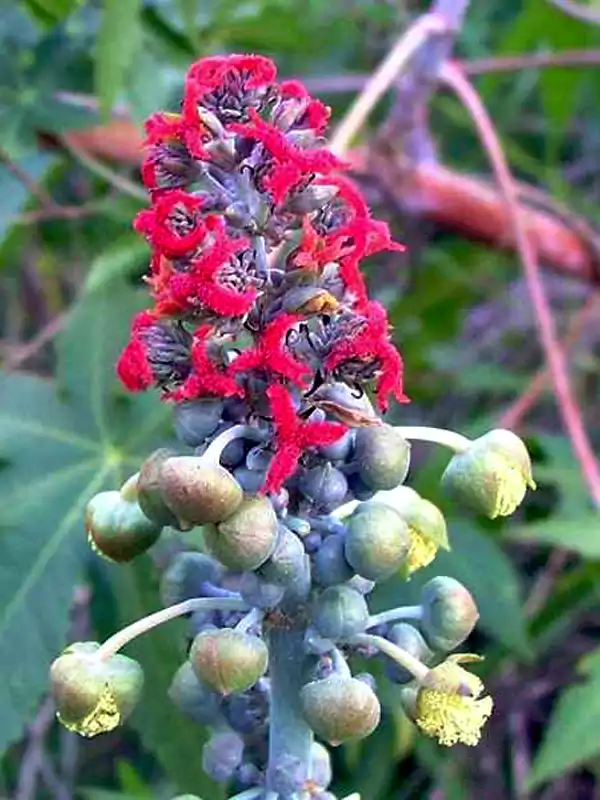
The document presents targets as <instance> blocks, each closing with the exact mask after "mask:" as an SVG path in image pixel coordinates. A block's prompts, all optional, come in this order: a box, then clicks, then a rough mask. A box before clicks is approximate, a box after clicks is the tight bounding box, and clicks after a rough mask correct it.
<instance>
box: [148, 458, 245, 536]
mask: <svg viewBox="0 0 600 800" xmlns="http://www.w3.org/2000/svg"><path fill="white" fill-rule="evenodd" d="M158 486H159V490H160V493H161V495H162V498H163V500H164V502H165V503H166V505H167V506H168V507H169V508H170V509H171V511H172V512H173V513H174V514H175V516H176V517H177V519H179V520H182V521H184V522H187V523H189V524H191V525H205V524H206V523H207V522H221V521H222V520H224V519H227V517H229V516H231V514H233V512H234V511H235V510H236V509H237V508H238V506H239V505H240V504H241V502H242V499H243V492H242V488H241V486H240V485H239V483H238V482H237V481H236V480H235V478H234V477H233V475H231V473H229V472H228V471H227V470H226V469H225V468H224V467H222V466H221V465H220V464H216V463H214V462H212V461H209V460H207V459H205V458H202V457H201V456H174V457H173V458H168V459H167V460H166V461H165V462H164V463H163V464H162V465H161V467H160V472H159V476H158Z"/></svg>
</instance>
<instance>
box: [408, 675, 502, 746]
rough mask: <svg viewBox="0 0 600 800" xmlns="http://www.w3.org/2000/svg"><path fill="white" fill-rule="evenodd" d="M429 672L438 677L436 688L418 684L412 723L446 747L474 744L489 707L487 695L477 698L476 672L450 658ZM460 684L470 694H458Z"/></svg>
mask: <svg viewBox="0 0 600 800" xmlns="http://www.w3.org/2000/svg"><path fill="white" fill-rule="evenodd" d="M432 672H433V673H434V675H435V678H436V679H439V688H428V687H422V688H421V689H420V690H419V693H418V696H417V702H416V719H415V722H416V724H417V725H418V727H419V728H420V730H421V731H422V732H423V733H424V734H425V735H426V736H430V737H432V738H434V739H437V740H438V742H439V743H440V744H442V745H445V746H446V747H451V746H452V745H454V744H467V745H470V746H474V745H476V744H477V743H478V742H479V739H480V738H481V729H482V728H483V726H484V724H485V722H486V721H487V719H488V718H489V717H490V715H491V713H492V708H493V701H492V698H491V697H489V696H487V697H482V698H480V697H479V695H480V694H481V693H482V691H483V683H482V682H481V681H480V680H479V678H478V677H477V676H476V675H473V674H471V673H470V672H467V670H465V669H463V668H462V667H460V666H458V664H456V663H452V662H450V661H446V662H444V663H443V664H441V665H440V666H439V667H435V669H434V670H432ZM461 685H462V686H464V687H466V688H468V689H469V690H470V691H471V693H472V696H470V697H469V696H464V695H463V694H459V691H458V687H460V686H461Z"/></svg>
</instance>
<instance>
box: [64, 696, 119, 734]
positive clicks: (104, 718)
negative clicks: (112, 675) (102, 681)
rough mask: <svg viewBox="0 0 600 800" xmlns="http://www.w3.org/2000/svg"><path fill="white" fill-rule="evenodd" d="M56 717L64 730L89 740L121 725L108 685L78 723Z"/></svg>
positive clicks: (117, 709) (113, 697) (115, 702)
mask: <svg viewBox="0 0 600 800" xmlns="http://www.w3.org/2000/svg"><path fill="white" fill-rule="evenodd" d="M57 716H58V719H59V720H60V722H61V723H62V724H63V725H64V726H65V728H67V729H68V730H70V731H75V733H78V734H79V735H80V736H87V737H90V738H91V737H92V736H97V735H98V734H99V733H108V732H109V731H112V730H114V729H115V728H117V727H118V726H119V725H120V723H121V712H120V711H119V708H118V706H117V701H116V699H115V696H114V694H113V693H112V692H111V690H110V688H109V687H108V685H107V686H105V688H104V691H103V692H102V694H101V695H100V697H99V698H98V703H97V704H96V707H95V708H94V709H93V710H92V711H90V713H89V714H88V715H87V717H84V718H83V719H82V720H80V721H79V722H66V721H65V720H63V719H62V718H61V716H60V714H57Z"/></svg>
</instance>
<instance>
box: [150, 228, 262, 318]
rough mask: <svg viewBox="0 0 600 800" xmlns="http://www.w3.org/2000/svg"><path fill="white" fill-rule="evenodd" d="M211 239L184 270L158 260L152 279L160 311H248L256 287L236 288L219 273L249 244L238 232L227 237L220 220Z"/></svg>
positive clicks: (234, 313) (227, 314) (230, 313)
mask: <svg viewBox="0 0 600 800" xmlns="http://www.w3.org/2000/svg"><path fill="white" fill-rule="evenodd" d="M219 222H221V221H220V220H219ZM212 239H213V244H212V245H211V246H210V247H208V248H207V249H206V250H204V251H202V253H201V254H200V255H199V256H198V257H197V258H194V259H193V260H192V261H191V262H190V263H189V265H188V267H187V269H186V270H185V271H181V270H180V271H177V270H175V269H174V268H173V265H172V264H171V263H170V262H166V263H165V261H164V260H163V261H162V262H161V265H160V266H159V270H158V272H157V273H156V275H155V277H154V278H152V279H151V283H152V285H153V287H154V297H155V299H156V301H157V304H158V308H159V309H160V310H161V312H162V313H164V314H189V313H194V312H198V311H202V310H204V311H207V310H208V311H211V312H213V313H214V314H218V315H220V316H223V317H239V316H243V315H244V314H247V313H248V311H249V310H250V308H251V307H252V304H253V303H254V301H255V300H256V296H257V292H256V289H255V288H254V287H252V286H250V287H248V288H247V289H245V290H242V291H238V290H237V289H234V288H230V287H229V286H227V285H225V284H224V283H223V282H222V281H221V273H222V272H223V270H224V269H225V268H226V267H228V266H229V265H230V264H231V263H232V260H234V259H235V257H236V255H237V254H238V253H239V252H240V251H241V250H244V249H245V248H246V247H247V246H248V240H247V239H245V238H244V237H241V236H240V237H237V238H235V239H233V238H230V237H229V236H227V234H226V233H225V231H224V228H223V226H222V225H221V224H219V225H215V226H214V229H213V231H212ZM233 269H234V270H235V267H233Z"/></svg>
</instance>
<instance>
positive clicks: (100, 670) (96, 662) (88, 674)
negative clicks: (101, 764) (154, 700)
mask: <svg viewBox="0 0 600 800" xmlns="http://www.w3.org/2000/svg"><path fill="white" fill-rule="evenodd" d="M99 647H100V645H99V644H98V643H97V642H76V643H75V644H72V645H70V646H69V647H68V648H67V649H66V650H65V651H64V653H63V654H62V655H61V656H59V657H58V658H57V659H56V660H55V661H54V663H53V664H52V667H51V668H50V684H51V690H52V696H53V698H54V702H55V703H56V710H57V717H58V719H59V721H60V722H61V723H62V724H63V725H64V726H65V728H68V730H70V731H75V732H76V733H78V734H80V735H81V736H87V737H92V736H97V735H98V734H100V733H108V732H109V731H112V730H114V729H115V728H117V727H118V726H119V725H121V724H122V723H123V721H124V720H125V719H126V718H127V717H128V716H129V714H130V713H131V711H132V710H133V708H134V706H135V705H136V703H137V701H138V699H139V697H140V694H141V691H142V686H143V682H144V675H143V672H142V670H141V667H140V665H139V664H138V663H137V662H136V661H133V659H131V658H127V656H122V655H119V654H117V655H113V656H110V658H107V659H100V658H98V656H97V655H96V653H97V651H98V649H99Z"/></svg>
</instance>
